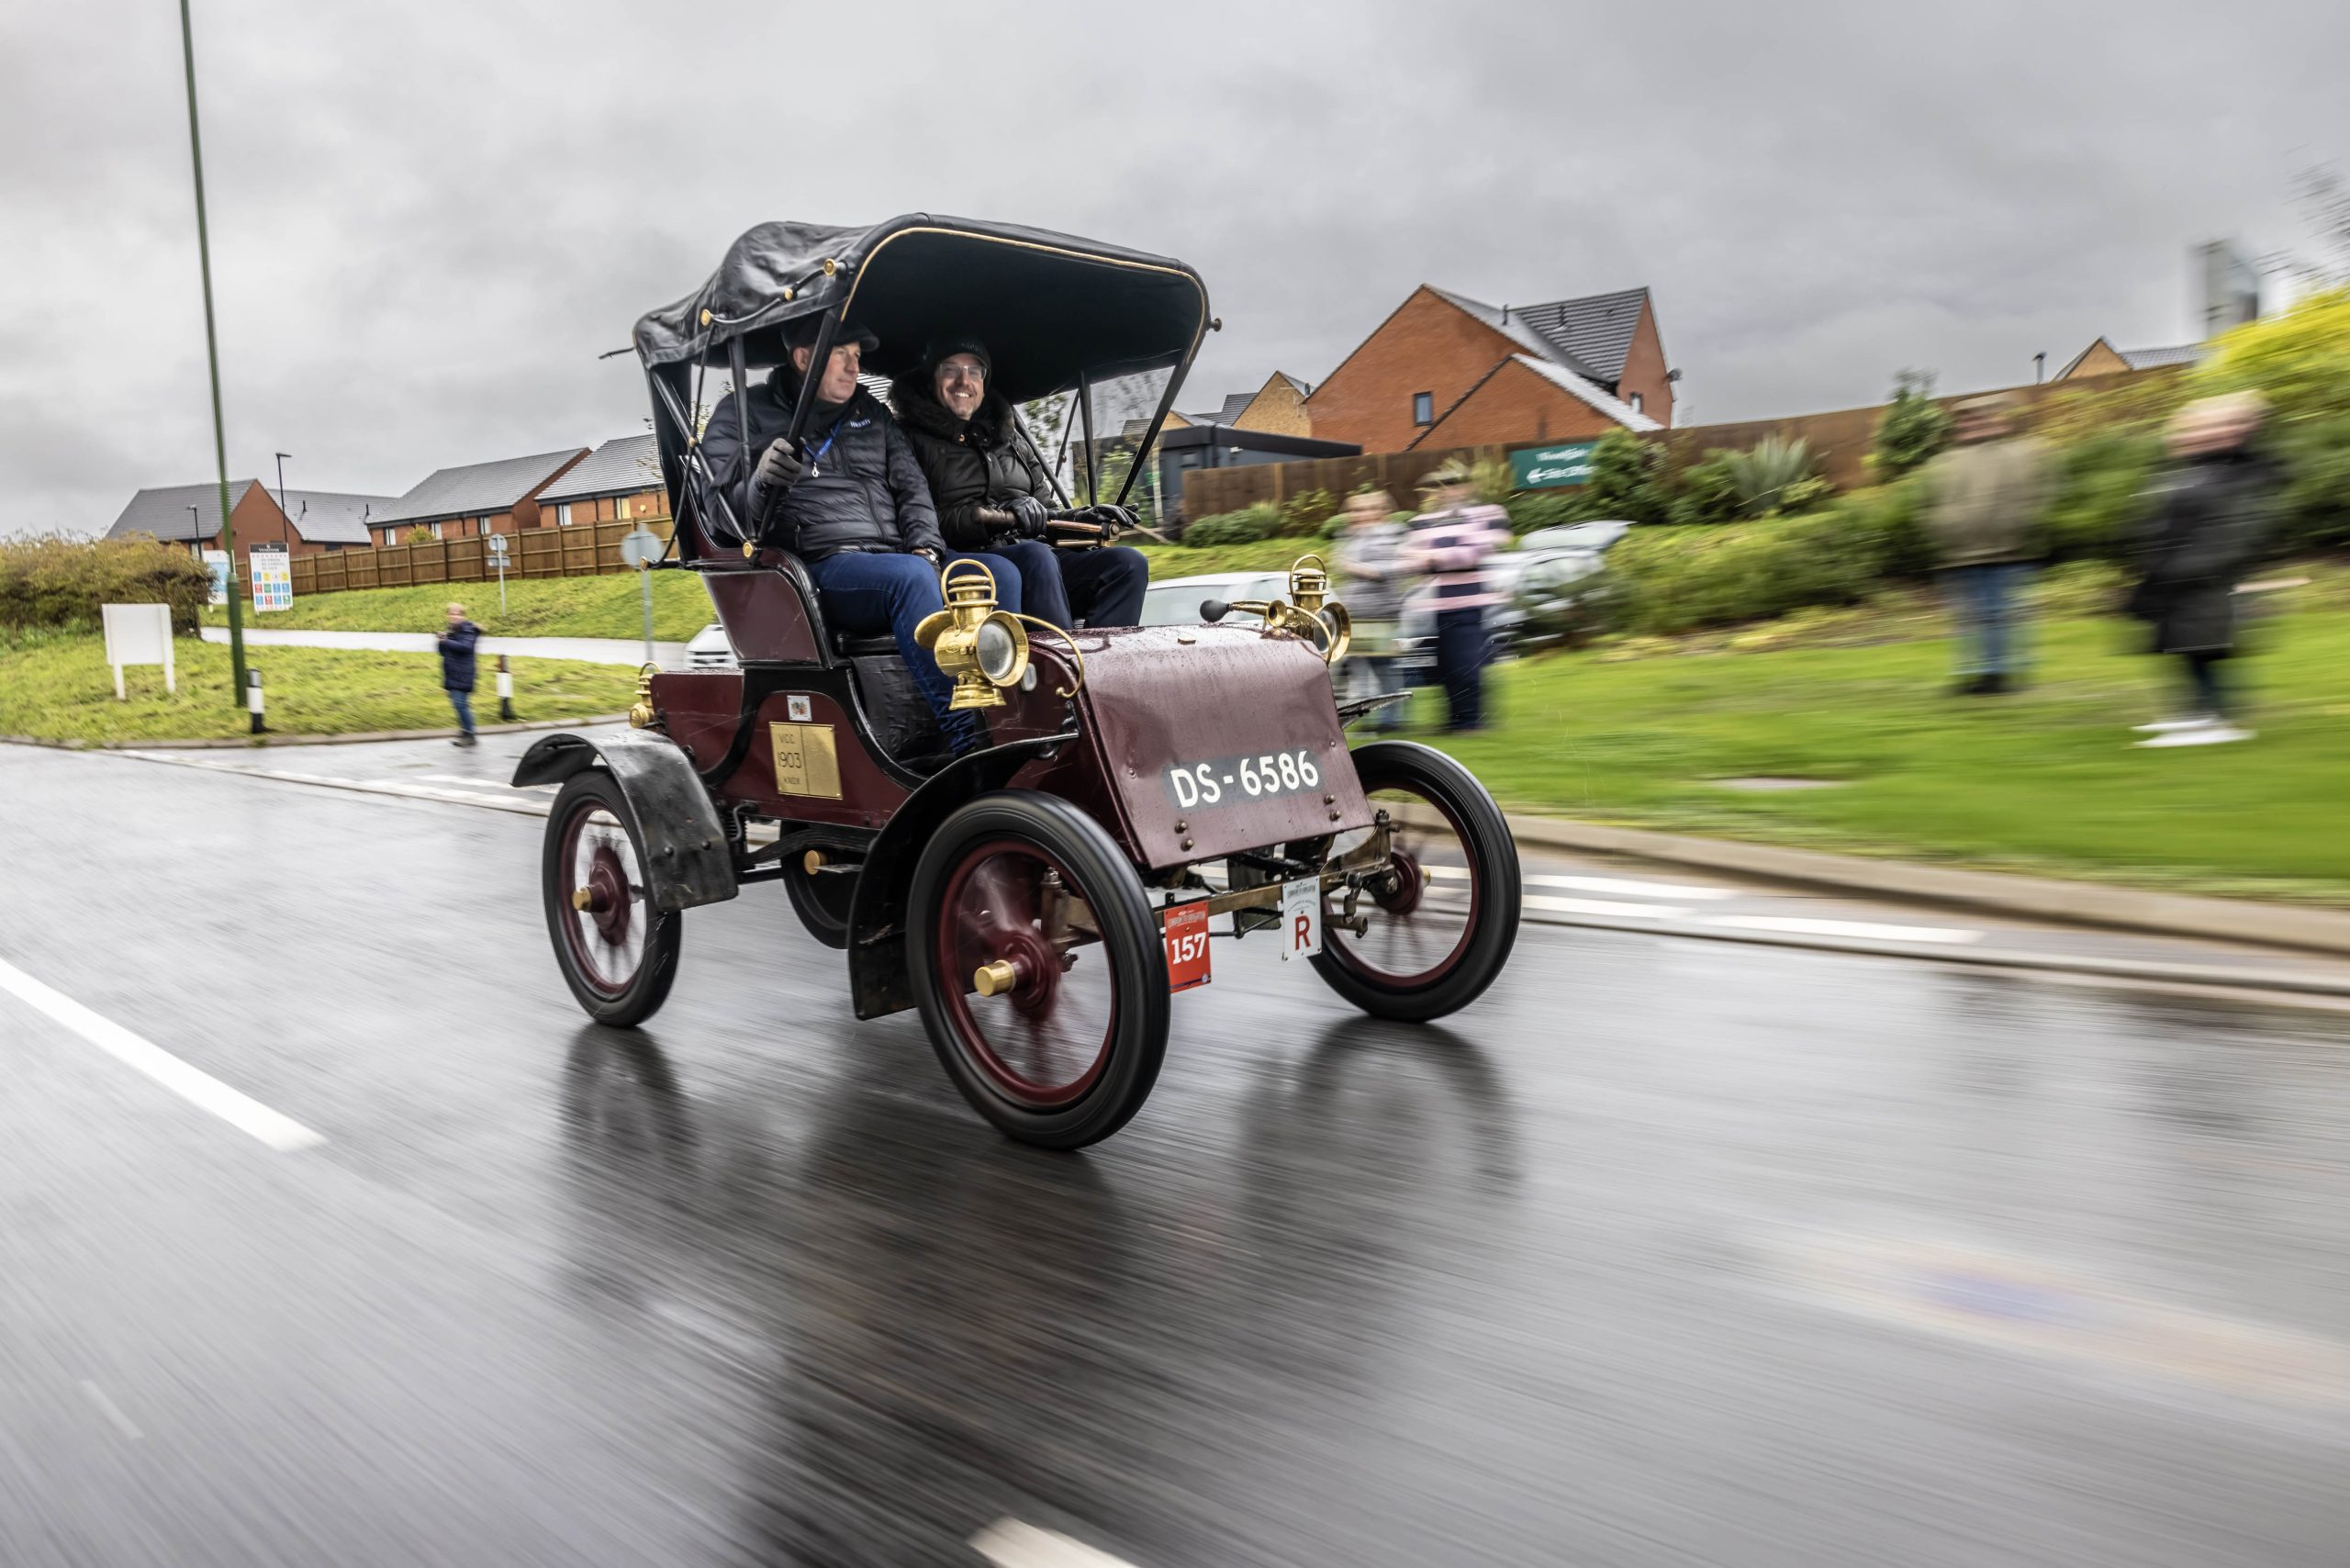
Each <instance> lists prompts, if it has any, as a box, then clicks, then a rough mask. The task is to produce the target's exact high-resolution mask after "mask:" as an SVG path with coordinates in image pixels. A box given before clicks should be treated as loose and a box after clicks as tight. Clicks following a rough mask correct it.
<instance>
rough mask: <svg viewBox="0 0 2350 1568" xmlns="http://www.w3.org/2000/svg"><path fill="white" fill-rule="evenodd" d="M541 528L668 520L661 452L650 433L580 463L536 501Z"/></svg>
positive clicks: (622, 439) (607, 446) (621, 440)
mask: <svg viewBox="0 0 2350 1568" xmlns="http://www.w3.org/2000/svg"><path fill="white" fill-rule="evenodd" d="M536 499H537V501H538V508H539V518H540V522H541V525H542V526H546V525H548V524H549V523H550V522H551V523H552V525H553V526H554V527H557V528H570V527H572V526H574V525H576V524H579V523H588V522H612V521H622V520H632V519H636V518H659V517H667V516H668V515H669V491H668V488H667V487H666V485H665V484H664V483H663V481H662V477H661V452H660V447H659V445H658V443H657V442H655V438H654V436H653V435H652V433H651V432H650V431H648V432H646V433H645V434H643V435H623V436H615V437H613V438H612V439H611V440H610V441H608V442H604V444H603V445H601V446H599V447H598V448H597V449H596V450H595V451H593V452H591V453H589V454H588V455H587V456H585V457H583V458H581V459H580V460H579V462H578V463H577V464H576V465H574V466H573V467H571V468H569V469H568V470H566V471H565V473H564V474H563V475H562V476H559V477H558V478H556V480H555V481H554V483H553V484H551V485H549V486H548V487H546V488H545V489H543V490H541V491H540V492H539V493H538V496H537V498H536Z"/></svg>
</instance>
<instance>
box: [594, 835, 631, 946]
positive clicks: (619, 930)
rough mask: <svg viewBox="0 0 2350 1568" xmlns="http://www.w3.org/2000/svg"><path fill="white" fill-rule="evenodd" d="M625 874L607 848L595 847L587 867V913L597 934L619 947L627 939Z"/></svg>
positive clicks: (628, 901)
mask: <svg viewBox="0 0 2350 1568" xmlns="http://www.w3.org/2000/svg"><path fill="white" fill-rule="evenodd" d="M629 907H630V900H629V896H628V872H627V870H626V869H625V868H622V867H621V857H619V856H617V855H615V854H613V853H612V848H611V846H610V845H608V844H599V845H598V846H596V851H595V854H594V856H593V857H591V858H590V860H589V861H588V914H589V916H590V917H591V918H592V919H594V921H595V922H596V931H597V934H598V935H600V936H602V937H603V939H604V940H605V941H607V942H609V943H610V944H611V945H612V946H615V947H617V946H620V945H621V943H622V942H624V941H626V940H627V939H628V921H629Z"/></svg>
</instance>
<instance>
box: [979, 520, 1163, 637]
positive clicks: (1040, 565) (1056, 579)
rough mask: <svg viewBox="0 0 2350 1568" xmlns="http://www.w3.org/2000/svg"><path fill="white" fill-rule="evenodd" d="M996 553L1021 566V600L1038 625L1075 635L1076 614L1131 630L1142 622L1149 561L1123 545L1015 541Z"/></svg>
mask: <svg viewBox="0 0 2350 1568" xmlns="http://www.w3.org/2000/svg"><path fill="white" fill-rule="evenodd" d="M995 552H996V554H999V555H1002V556H1003V557H1005V558H1006V559H1008V560H1009V561H1011V562H1012V564H1013V566H1017V567H1019V568H1020V591H1021V597H1022V598H1024V599H1026V600H1027V601H1028V613H1029V614H1031V615H1033V616H1035V618H1036V619H1037V620H1039V621H1049V622H1052V623H1053V624H1054V625H1056V626H1057V627H1059V628H1060V629H1061V630H1062V631H1064V632H1074V631H1076V630H1077V621H1078V618H1079V617H1080V616H1081V617H1083V618H1084V621H1085V623H1086V624H1087V625H1088V626H1132V625H1135V624H1136V622H1140V621H1141V620H1142V596H1143V590H1144V589H1146V588H1148V587H1150V563H1149V562H1148V561H1147V560H1146V559H1145V558H1144V557H1143V553H1142V552H1141V551H1139V550H1129V549H1127V548H1126V547H1125V545H1123V544H1113V545H1109V546H1107V547H1106V548H1103V549H1100V550H1056V549H1054V548H1053V547H1052V546H1051V545H1049V544H1047V543H1045V542H1044V541H1043V540H1041V539H1018V540H1013V542H1011V543H1006V544H999V545H997V546H996V547H995Z"/></svg>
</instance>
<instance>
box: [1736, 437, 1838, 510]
mask: <svg viewBox="0 0 2350 1568" xmlns="http://www.w3.org/2000/svg"><path fill="white" fill-rule="evenodd" d="M1721 460H1722V463H1723V465H1725V466H1726V467H1727V468H1728V469H1729V482H1730V487H1732V488H1733V489H1735V490H1736V491H1737V492H1738V510H1740V512H1742V513H1744V514H1745V515H1746V516H1748V517H1771V516H1774V515H1775V514H1777V513H1779V512H1786V511H1795V510H1799V509H1798V508H1796V507H1794V506H1791V505H1789V504H1788V500H1789V495H1790V492H1791V491H1793V490H1794V489H1795V487H1796V486H1798V485H1804V484H1805V482H1806V481H1807V480H1808V479H1810V478H1811V477H1812V472H1811V468H1812V463H1811V442H1807V441H1805V440H1803V439H1802V438H1801V437H1797V438H1796V440H1794V441H1782V440H1781V439H1780V438H1779V437H1777V436H1775V435H1766V436H1764V437H1763V438H1762V440H1761V441H1758V442H1755V443H1754V444H1753V445H1752V446H1751V447H1749V448H1747V449H1746V450H1745V451H1744V452H1726V453H1723V454H1721ZM1803 493H1804V495H1805V496H1806V497H1807V499H1809V500H1812V501H1817V500H1818V499H1820V498H1822V497H1823V496H1824V495H1825V493H1826V491H1825V488H1824V487H1807V488H1806V489H1805V490H1804V492H1803Z"/></svg>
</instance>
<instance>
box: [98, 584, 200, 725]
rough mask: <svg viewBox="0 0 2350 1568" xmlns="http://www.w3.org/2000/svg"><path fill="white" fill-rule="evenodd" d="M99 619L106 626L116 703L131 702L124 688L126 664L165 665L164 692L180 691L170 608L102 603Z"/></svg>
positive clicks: (160, 605) (107, 653)
mask: <svg viewBox="0 0 2350 1568" xmlns="http://www.w3.org/2000/svg"><path fill="white" fill-rule="evenodd" d="M98 616H99V619H100V621H101V622H103V623H104V624H105V626H106V663H107V664H109V665H111V666H114V695H115V700H116V701H117V702H120V701H127V700H128V699H127V698H126V697H125V696H124V694H123V689H122V666H125V665H162V666H163V689H164V690H165V691H169V692H173V693H176V692H177V691H178V690H179V689H180V683H179V671H178V669H177V667H176V666H174V665H173V662H172V609H171V606H169V605H167V604H103V605H100V606H99V607H98Z"/></svg>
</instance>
